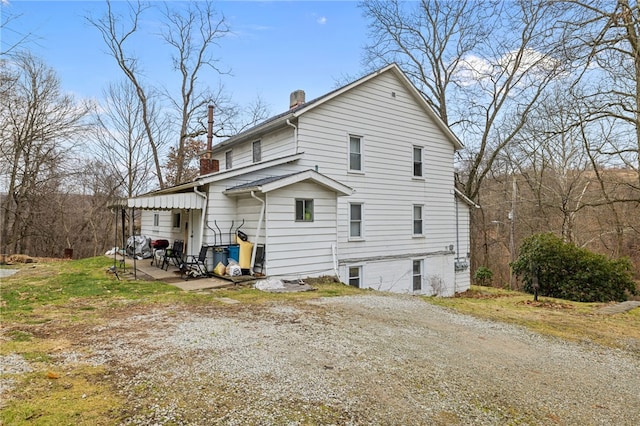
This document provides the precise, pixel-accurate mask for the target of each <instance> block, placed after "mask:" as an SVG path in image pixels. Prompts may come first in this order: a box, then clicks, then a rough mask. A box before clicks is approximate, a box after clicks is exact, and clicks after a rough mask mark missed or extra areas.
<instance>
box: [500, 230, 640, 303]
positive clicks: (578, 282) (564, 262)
mask: <svg viewBox="0 0 640 426" xmlns="http://www.w3.org/2000/svg"><path fill="white" fill-rule="evenodd" d="M511 266H512V267H513V272H514V273H515V274H517V275H519V276H521V277H522V280H523V282H524V290H525V291H526V292H528V293H534V292H535V289H534V283H535V276H536V275H537V278H538V285H539V290H538V293H539V294H540V295H542V296H548V297H557V298H560V299H567V300H574V301H578V302H609V301H612V300H615V301H624V300H627V292H628V293H630V294H636V293H637V288H636V285H635V283H634V282H633V279H632V274H631V271H632V265H631V261H630V260H629V259H628V258H621V259H609V258H607V257H606V256H603V255H601V254H596V253H592V252H590V251H588V250H586V249H582V248H579V247H576V246H575V245H573V244H568V243H565V242H563V241H562V240H561V239H560V238H558V237H557V236H555V235H553V234H535V235H532V236H530V237H528V238H526V239H525V240H524V241H523V243H522V246H521V247H520V255H519V256H518V258H517V259H516V261H515V262H513V264H512V265H511Z"/></svg>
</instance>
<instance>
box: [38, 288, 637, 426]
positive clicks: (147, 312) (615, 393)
mask: <svg viewBox="0 0 640 426" xmlns="http://www.w3.org/2000/svg"><path fill="white" fill-rule="evenodd" d="M101 312H104V314H100V315H101V316H100V317H99V318H96V319H94V320H93V321H82V322H78V323H72V324H57V323H56V322H55V321H54V322H50V323H47V324H41V325H34V326H33V328H32V329H31V330H29V331H30V332H31V333H32V334H34V335H36V336H37V337H41V338H46V339H54V340H58V341H60V342H66V343H65V344H61V345H60V348H59V349H58V350H56V351H55V360H56V361H55V362H56V363H58V365H59V366H60V369H61V370H62V371H63V370H64V368H65V366H69V365H79V364H86V365H92V366H102V367H104V369H105V374H104V375H103V377H102V378H101V380H104V381H106V382H108V383H109V385H110V386H112V388H113V391H114V392H115V393H116V394H118V395H119V396H120V397H121V398H123V400H125V401H126V404H125V407H124V409H121V410H119V411H117V412H114V413H113V419H112V424H139V425H148V424H160V425H165V424H166V425H169V424H172V425H176V424H178V425H211V424H224V425H245V424H248V425H280V424H291V425H296V424H322V425H325V424H336V425H370V424H375V425H399V424H402V425H478V424H480V425H482V424H487V425H504V424H531V425H541V424H542V425H544V424H550V425H558V424H559V425H578V424H580V425H614V424H615V425H632V424H634V425H635V424H637V423H636V422H637V415H638V413H640V392H639V391H638V389H640V360H639V359H638V357H637V355H634V354H632V353H626V352H624V351H619V350H610V349H606V348H603V347H599V346H595V345H591V344H587V343H584V344H576V343H569V342H565V341H561V340H556V339H551V338H546V337H542V336H539V335H536V334H534V333H531V332H528V331H526V330H524V329H521V328H518V327H514V326H509V325H504V324H500V323H493V322H487V321H481V320H477V319H474V318H471V317H468V316H464V315H459V314H455V313H453V312H451V311H449V310H446V309H442V308H439V307H436V306H433V305H430V304H428V303H426V302H425V301H423V300H421V299H419V298H413V297H408V296H396V295H393V296H391V295H377V294H376V295H373V294H372V295H364V296H350V297H336V298H320V299H315V300H311V301H297V302H291V301H289V302H286V301H282V302H277V303H267V304H249V303H234V300H233V299H224V300H220V301H216V302H215V303H210V304H201V305H195V306H194V305H175V304H166V305H156V306H153V307H149V306H148V305H145V306H143V305H137V304H135V303H129V302H126V303H125V302H123V303H122V304H121V305H118V306H112V307H110V308H108V309H106V310H101Z"/></svg>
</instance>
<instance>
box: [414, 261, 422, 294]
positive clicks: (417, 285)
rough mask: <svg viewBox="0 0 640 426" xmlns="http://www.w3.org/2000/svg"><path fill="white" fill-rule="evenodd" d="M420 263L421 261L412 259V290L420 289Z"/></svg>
mask: <svg viewBox="0 0 640 426" xmlns="http://www.w3.org/2000/svg"><path fill="white" fill-rule="evenodd" d="M422 265H423V261H422V260H421V259H420V260H414V261H413V291H418V290H422Z"/></svg>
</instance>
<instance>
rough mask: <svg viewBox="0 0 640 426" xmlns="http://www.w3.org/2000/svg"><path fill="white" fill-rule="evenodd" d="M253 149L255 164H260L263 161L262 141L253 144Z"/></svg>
mask: <svg viewBox="0 0 640 426" xmlns="http://www.w3.org/2000/svg"><path fill="white" fill-rule="evenodd" d="M251 149H252V151H253V162H254V163H259V162H260V161H262V144H261V143H260V141H255V142H254V143H253V144H251Z"/></svg>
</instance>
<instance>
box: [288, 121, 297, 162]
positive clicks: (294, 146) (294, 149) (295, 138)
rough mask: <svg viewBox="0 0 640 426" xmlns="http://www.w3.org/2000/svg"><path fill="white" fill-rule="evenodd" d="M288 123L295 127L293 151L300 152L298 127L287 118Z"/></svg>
mask: <svg viewBox="0 0 640 426" xmlns="http://www.w3.org/2000/svg"><path fill="white" fill-rule="evenodd" d="M287 125H289V126H291V127H293V153H294V154H297V153H298V127H297V126H296V125H295V124H293V123H292V122H291V121H289V119H288V118H287Z"/></svg>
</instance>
